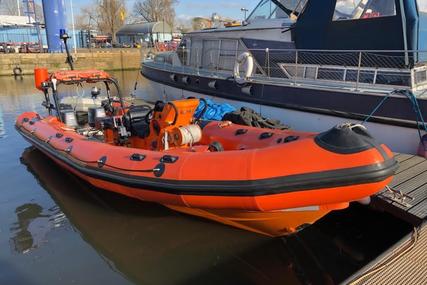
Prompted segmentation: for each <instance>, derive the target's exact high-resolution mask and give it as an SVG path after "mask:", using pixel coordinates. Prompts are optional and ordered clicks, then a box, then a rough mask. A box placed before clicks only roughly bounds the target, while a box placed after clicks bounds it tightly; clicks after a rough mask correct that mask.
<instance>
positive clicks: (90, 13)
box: [76, 6, 99, 30]
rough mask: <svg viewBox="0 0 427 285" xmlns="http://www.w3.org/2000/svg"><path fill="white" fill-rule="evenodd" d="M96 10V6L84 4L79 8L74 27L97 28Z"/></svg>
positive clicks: (82, 28)
mask: <svg viewBox="0 0 427 285" xmlns="http://www.w3.org/2000/svg"><path fill="white" fill-rule="evenodd" d="M98 23H99V18H98V11H97V9H96V6H86V7H82V8H81V9H80V13H79V14H78V15H77V17H76V28H77V29H79V30H96V29H98Z"/></svg>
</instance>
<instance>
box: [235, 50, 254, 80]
mask: <svg viewBox="0 0 427 285" xmlns="http://www.w3.org/2000/svg"><path fill="white" fill-rule="evenodd" d="M241 67H242V69H243V71H244V73H245V75H244V77H243V78H242V77H241V75H240V68H241ZM253 71H254V58H253V57H252V55H251V54H250V53H249V52H243V53H241V54H240V55H239V56H238V57H237V59H236V62H235V63H234V72H233V75H234V80H235V81H236V82H237V83H239V84H243V83H246V82H247V80H248V78H249V77H250V76H252V73H253Z"/></svg>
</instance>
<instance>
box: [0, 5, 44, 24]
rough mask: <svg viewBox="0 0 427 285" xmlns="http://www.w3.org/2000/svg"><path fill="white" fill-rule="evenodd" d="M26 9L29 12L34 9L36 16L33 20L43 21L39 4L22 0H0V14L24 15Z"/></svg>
mask: <svg viewBox="0 0 427 285" xmlns="http://www.w3.org/2000/svg"><path fill="white" fill-rule="evenodd" d="M18 2H19V3H20V5H18ZM27 5H28V6H27ZM33 5H34V6H33ZM28 9H29V10H30V11H31V12H33V11H35V14H36V18H35V19H34V20H36V21H37V22H43V9H42V7H41V6H40V5H39V4H37V3H28V4H27V3H26V2H23V1H22V0H0V15H11V16H18V15H21V16H26V14H27V13H26V12H27V10H28Z"/></svg>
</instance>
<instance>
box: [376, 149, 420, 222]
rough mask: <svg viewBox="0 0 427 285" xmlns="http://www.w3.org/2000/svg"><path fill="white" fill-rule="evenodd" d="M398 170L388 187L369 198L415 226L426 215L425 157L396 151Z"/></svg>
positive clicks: (377, 205)
mask: <svg viewBox="0 0 427 285" xmlns="http://www.w3.org/2000/svg"><path fill="white" fill-rule="evenodd" d="M396 160H397V161H398V162H399V164H400V165H399V169H398V171H397V174H396V176H395V178H394V179H393V181H392V183H391V184H390V188H389V189H385V190H383V191H382V192H381V193H380V194H378V195H377V196H375V197H374V198H373V201H372V203H373V207H375V208H379V209H382V210H384V211H386V212H389V213H391V214H393V215H395V216H397V217H398V218H400V219H404V220H405V221H407V222H409V223H411V224H413V225H414V226H419V225H421V223H422V222H423V220H424V219H425V218H426V217H427V159H425V158H423V157H420V156H416V155H410V154H400V153H396Z"/></svg>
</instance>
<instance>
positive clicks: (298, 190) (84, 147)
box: [17, 113, 396, 236]
mask: <svg viewBox="0 0 427 285" xmlns="http://www.w3.org/2000/svg"><path fill="white" fill-rule="evenodd" d="M54 126H56V127H57V128H55V127H54ZM215 127H216V125H214V128H215ZM17 129H18V131H19V132H20V133H21V134H22V135H23V137H24V138H25V139H27V140H28V141H29V142H30V143H31V144H33V145H34V146H35V147H36V148H38V149H39V150H41V151H42V152H43V153H45V154H46V155H47V156H49V157H50V158H51V159H53V160H54V161H55V162H56V163H57V164H59V165H60V166H61V167H62V168H64V169H66V170H68V171H69V172H71V173H73V174H75V175H76V176H78V177H80V178H82V179H83V180H85V181H87V182H89V183H90V184H92V185H94V186H95V187H98V188H101V189H105V190H108V191H112V192H116V193H119V194H122V195H126V196H129V197H132V198H136V199H139V200H143V201H148V202H156V203H159V204H162V205H165V206H167V207H169V208H172V209H175V210H177V211H180V212H184V213H187V214H191V215H195V216H200V217H204V218H207V219H211V220H215V221H218V222H221V223H224V224H227V225H231V226H234V227H238V228H241V229H245V230H250V231H253V232H257V233H261V234H264V235H268V236H281V235H285V234H289V233H292V232H295V231H297V230H299V229H301V227H302V226H303V225H305V224H310V223H313V222H315V221H316V220H318V219H320V218H321V217H323V216H324V215H326V214H327V213H329V212H330V211H332V210H338V209H343V208H345V207H347V206H348V204H349V202H351V201H357V200H360V199H363V198H366V197H369V196H370V195H372V194H374V193H376V192H378V191H380V190H381V189H382V188H383V187H385V185H387V184H388V183H389V182H390V181H391V179H392V175H393V173H394V171H395V169H396V162H395V161H394V159H393V158H392V154H391V152H390V151H389V150H388V149H387V148H386V147H384V146H378V147H377V148H371V149H368V150H366V151H364V152H363V153H362V154H361V155H359V154H358V153H356V154H354V155H353V156H352V154H346V155H341V156H340V155H338V154H334V153H332V152H329V151H321V150H320V151H319V154H318V156H319V157H320V159H321V160H322V153H323V155H326V157H328V156H331V155H332V156H331V157H330V158H333V162H332V160H331V163H333V164H336V165H339V163H340V161H341V163H347V162H349V161H351V162H352V163H355V165H354V166H357V164H358V163H359V164H362V165H365V164H367V163H368V162H369V161H371V160H372V159H373V160H372V161H371V162H372V165H366V166H358V167H353V168H348V169H347V168H346V169H338V170H333V171H332V172H331V171H320V172H316V173H314V174H308V175H306V174H304V175H288V176H286V177H283V178H277V177H276V176H277V175H275V174H274V171H283V169H281V167H273V166H272V162H273V161H277V158H275V157H274V156H273V157H270V160H269V159H268V157H269V155H268V154H267V155H263V156H262V157H261V160H259V159H258V162H257V163H254V164H253V165H255V166H258V167H259V165H261V167H259V168H258V169H259V171H255V172H254V171H252V172H253V173H254V175H269V174H271V173H273V177H274V178H272V179H267V180H266V179H258V180H257V179H254V180H251V181H246V180H232V179H231V180H228V181H225V180H224V181H218V180H211V181H210V183H211V184H210V185H209V184H207V182H206V181H199V182H198V183H197V184H194V183H192V182H191V181H190V180H173V183H172V182H171V181H169V180H168V179H163V178H161V177H157V178H154V177H153V176H154V175H153V173H144V174H143V175H142V174H140V175H141V176H138V177H136V176H134V175H130V174H129V175H128V174H127V173H128V172H132V173H134V172H135V169H133V170H132V169H129V170H127V171H117V168H116V171H112V169H104V167H105V168H110V167H114V166H108V165H106V166H104V165H99V161H98V162H97V161H96V159H95V158H94V156H93V155H95V157H99V155H100V154H101V153H109V154H111V155H112V156H114V155H115V157H113V158H112V159H113V160H114V161H117V162H120V161H122V165H123V164H125V163H127V164H129V162H128V161H129V157H130V156H131V154H132V153H133V152H134V151H137V150H135V149H131V148H125V147H112V146H111V148H110V150H108V149H107V148H105V149H104V150H101V152H99V151H100V150H99V149H100V148H102V147H100V144H99V142H93V141H87V140H85V139H83V138H81V136H80V135H77V134H75V132H71V131H63V130H61V124H59V123H56V122H55V120H54V119H51V118H46V119H42V118H40V117H38V115H37V114H35V113H25V114H23V115H22V116H21V117H20V118H18V120H17ZM205 130H206V132H207V133H208V134H209V128H208V127H206V129H205ZM58 132H61V133H62V134H63V135H61V136H57V135H56V136H55V134H58ZM248 132H250V131H248ZM249 135H250V134H249ZM254 135H256V136H257V134H256V133H255V134H254ZM79 136H80V137H79ZM309 138H310V135H308V137H307V138H306V139H305V140H301V143H303V144H304V141H305V143H307V145H306V146H305V147H304V148H305V149H306V150H307V151H308V152H309V153H310V152H311V151H310V145H312V146H315V144H314V143H313V141H312V139H309ZM251 141H252V140H251ZM274 142H275V140H274ZM294 145H295V146H296V145H297V143H294ZM72 147H74V148H72ZM302 147H303V146H302ZM281 148H282V147H281ZM283 148H284V149H287V147H283ZM272 149H273V150H274V148H272V147H270V148H266V150H267V151H271V150H272ZM139 151H141V150H139ZM113 152H114V154H112V153H113ZM256 152H257V153H258V152H260V151H259V150H257V151H256ZM256 152H252V153H251V152H249V154H251V155H250V156H248V157H249V158H250V160H251V161H257V157H256V155H255V154H256ZM241 153H243V152H242V151H239V152H228V153H227V151H226V152H223V154H224V155H226V156H231V160H229V163H228V165H227V167H228V168H227V167H226V168H225V169H224V167H222V168H220V167H219V165H217V166H215V167H214V168H212V171H210V170H209V168H206V167H205V169H202V170H201V171H200V172H199V173H198V174H197V172H198V171H197V169H194V170H193V171H191V172H194V173H190V174H191V175H208V174H209V173H210V174H212V173H213V174H214V175H217V176H216V177H217V179H219V178H220V177H224V175H225V174H224V175H221V171H225V172H224V173H238V170H241V169H242V168H244V166H245V165H246V166H247V165H248V163H247V162H245V161H244V160H240V161H236V160H238V159H237V158H238V157H240V156H242V155H241ZM291 153H295V151H292V149H291V151H290V152H287V155H286V156H288V157H289V158H290V160H291V161H292V160H294V161H295V163H294V165H293V166H292V167H291V168H290V169H289V171H298V168H300V167H306V163H305V161H304V159H302V160H301V161H300V164H298V163H297V161H296V159H292V158H291V155H292V154H291ZM146 154H147V157H151V158H152V160H151V161H150V160H149V159H147V161H146V162H144V163H148V164H153V163H154V162H155V163H158V161H159V159H160V160H161V158H162V157H161V156H159V154H158V153H157V154H156V153H154V152H150V151H147V152H146ZM96 155H98V156H96ZM180 155H181V156H182V158H181V159H180V160H179V161H180V162H177V163H176V169H177V171H178V172H179V173H180V175H181V176H185V175H183V173H185V169H186V168H185V166H179V164H180V163H183V162H186V161H187V162H188V161H189V163H188V165H194V164H198V163H197V159H198V158H197V157H199V156H200V160H199V162H201V163H203V164H206V165H210V164H211V163H210V162H209V159H212V158H215V156H217V155H222V154H221V153H217V154H214V155H213V154H209V153H208V154H207V156H204V157H203V156H202V154H200V155H197V156H193V158H197V159H196V160H194V159H193V160H192V161H191V159H192V157H190V156H188V157H184V154H183V153H180ZM233 155H238V156H236V158H233ZM273 155H274V154H273ZM276 155H277V154H276ZM296 155H298V154H296ZM279 156H285V155H279ZM299 156H301V154H300V155H299ZM82 157H86V158H84V159H83V158H82ZM242 157H243V158H244V156H242ZM348 157H352V158H354V161H353V160H349V159H348ZM367 157H369V159H366V158H367ZM124 158H125V159H126V160H127V162H126V161H123V159H124ZM220 159H225V156H224V157H222V156H221V157H220ZM266 159H267V160H266ZM156 161H157V162H156ZM263 161H264V162H263ZM233 163H235V166H234V167H233V165H232V164H233ZM263 163H264V164H265V165H266V166H270V167H263V166H262V165H263ZM212 164H213V163H212ZM276 165H277V162H276ZM122 167H124V166H122ZM308 167H313V165H311V164H310V163H308ZM315 167H319V166H315ZM173 168H174V167H173V166H171V165H168V166H166V170H165V174H164V175H165V176H166V177H167V176H168V175H169V176H170V175H173V173H174V171H173ZM248 170H249V168H248ZM233 171H234V172H233ZM206 173H207V174H206ZM218 173H219V174H218ZM243 173H247V171H243ZM223 179H224V178H223ZM208 182H209V181H208ZM168 183H169V184H170V185H168ZM171 183H172V184H171Z"/></svg>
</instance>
